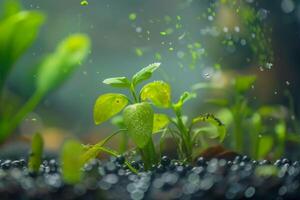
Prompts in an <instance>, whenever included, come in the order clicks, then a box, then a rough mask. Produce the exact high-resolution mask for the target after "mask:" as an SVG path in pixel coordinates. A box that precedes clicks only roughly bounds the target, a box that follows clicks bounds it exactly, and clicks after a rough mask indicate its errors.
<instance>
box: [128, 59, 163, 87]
mask: <svg viewBox="0 0 300 200" xmlns="http://www.w3.org/2000/svg"><path fill="white" fill-rule="evenodd" d="M159 66H160V63H153V64H150V65H148V66H147V67H145V68H143V69H142V70H140V71H139V72H137V73H136V74H135V75H133V77H132V83H133V86H136V85H137V84H138V83H140V82H142V81H144V80H147V79H149V78H150V77H151V76H152V73H153V72H154V71H155V70H156V69H157V68H159Z"/></svg>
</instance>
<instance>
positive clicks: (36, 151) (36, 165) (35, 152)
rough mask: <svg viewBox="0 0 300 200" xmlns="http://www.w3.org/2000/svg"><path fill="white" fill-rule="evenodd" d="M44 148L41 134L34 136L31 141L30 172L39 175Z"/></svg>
mask: <svg viewBox="0 0 300 200" xmlns="http://www.w3.org/2000/svg"><path fill="white" fill-rule="evenodd" d="M43 148H44V141H43V138H42V136H41V134H39V133H36V134H34V135H33V137H32V141H31V152H30V156H29V161H28V169H29V171H31V172H34V173H38V171H39V169H40V165H41V163H42V156H43Z"/></svg>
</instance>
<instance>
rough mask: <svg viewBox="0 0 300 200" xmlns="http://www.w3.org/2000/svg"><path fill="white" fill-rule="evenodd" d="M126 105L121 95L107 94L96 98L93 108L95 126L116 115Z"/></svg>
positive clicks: (125, 98)
mask: <svg viewBox="0 0 300 200" xmlns="http://www.w3.org/2000/svg"><path fill="white" fill-rule="evenodd" d="M127 104H128V99H127V97H126V96H125V95H123V94H115V93H107V94H103V95H101V96H99V97H98V99H97V100H96V103H95V106H94V121H95V124H97V125H98V124H101V123H102V122H105V121H106V120H108V119H110V118H111V117H112V116H114V115H116V114H118V113H119V112H120V111H121V110H123V108H124V107H125V106H126V105H127Z"/></svg>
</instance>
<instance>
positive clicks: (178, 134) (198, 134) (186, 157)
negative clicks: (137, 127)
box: [161, 92, 226, 162]
mask: <svg viewBox="0 0 300 200" xmlns="http://www.w3.org/2000/svg"><path fill="white" fill-rule="evenodd" d="M195 97H196V94H195V93H189V92H184V93H183V94H182V95H181V97H180V98H179V100H178V101H177V102H176V103H173V104H172V106H171V109H172V110H173V112H174V113H175V118H172V119H168V120H167V119H163V120H161V121H163V122H164V124H163V125H165V124H167V123H168V121H170V122H171V124H173V125H174V126H173V127H172V126H168V127H167V131H168V132H169V133H170V134H171V135H172V136H173V137H174V139H175V141H177V145H178V153H179V157H180V158H181V159H182V160H183V161H187V162H192V161H193V158H194V153H197V152H194V149H195V146H196V145H197V144H198V143H201V144H202V147H207V145H206V144H205V140H204V136H208V137H209V138H213V139H215V138H219V141H220V142H223V140H224V138H225V135H226V129H225V126H224V125H223V124H222V122H221V121H220V120H218V119H217V118H216V117H215V116H214V115H212V114H205V115H200V116H197V117H195V118H193V119H192V120H191V121H188V119H187V117H185V116H184V115H183V114H182V108H183V105H184V104H185V103H186V102H187V101H188V100H190V99H192V98H195ZM201 122H203V123H208V124H210V125H212V126H205V127H201V128H195V126H196V125H197V124H199V123H201Z"/></svg>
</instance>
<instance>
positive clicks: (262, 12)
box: [257, 8, 269, 20]
mask: <svg viewBox="0 0 300 200" xmlns="http://www.w3.org/2000/svg"><path fill="white" fill-rule="evenodd" d="M257 14H258V17H259V19H260V20H265V19H266V18H267V17H268V14H269V12H268V11H267V10H266V9H263V8H261V9H259V11H258V13H257Z"/></svg>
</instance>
